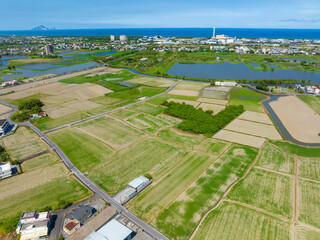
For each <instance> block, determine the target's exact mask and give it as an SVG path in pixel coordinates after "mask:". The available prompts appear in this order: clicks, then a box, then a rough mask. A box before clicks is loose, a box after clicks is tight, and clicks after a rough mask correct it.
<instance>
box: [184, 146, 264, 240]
mask: <svg viewBox="0 0 320 240" xmlns="http://www.w3.org/2000/svg"><path fill="white" fill-rule="evenodd" d="M264 145H265V142H264V143H263V145H262V146H261V148H260V149H259V152H258V154H257V156H256V158H255V159H254V161H253V162H252V163H251V164H250V166H249V167H248V168H247V170H246V171H245V173H244V174H243V176H242V177H240V178H238V179H237V180H236V181H234V182H233V183H232V184H230V186H229V187H228V188H227V189H226V191H225V192H224V193H223V194H222V196H221V197H220V198H219V200H218V201H217V202H216V204H215V205H214V206H213V207H212V208H211V209H209V210H208V211H207V212H206V213H205V214H204V215H203V216H202V218H201V219H200V221H199V222H198V224H197V226H196V227H195V229H194V230H193V232H192V234H191V236H190V237H189V240H192V239H193V238H194V236H195V235H196V233H197V231H198V229H199V227H200V226H201V224H202V223H203V221H204V220H205V219H206V217H207V216H208V215H209V214H210V213H211V212H212V211H214V210H215V209H216V208H218V207H219V205H220V203H221V202H222V201H223V200H224V198H225V197H226V196H227V194H228V193H229V192H230V190H231V189H232V188H233V187H234V186H235V185H236V184H237V183H238V182H240V181H241V180H242V179H244V178H245V177H246V176H247V175H248V173H249V172H250V170H251V169H252V168H253V166H254V165H255V164H256V162H257V160H258V159H259V157H260V155H261V152H262V148H263V146H264ZM227 149H229V148H227Z"/></svg>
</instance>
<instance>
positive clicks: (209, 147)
mask: <svg viewBox="0 0 320 240" xmlns="http://www.w3.org/2000/svg"><path fill="white" fill-rule="evenodd" d="M227 145H228V144H227V143H225V142H220V141H218V140H213V139H209V140H207V141H206V142H205V143H204V144H202V145H201V146H200V148H199V150H201V151H204V152H208V153H211V154H215V155H219V154H221V153H222V152H223V150H224V149H225V148H226V147H227Z"/></svg>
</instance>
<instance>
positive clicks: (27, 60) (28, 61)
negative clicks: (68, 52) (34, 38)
mask: <svg viewBox="0 0 320 240" xmlns="http://www.w3.org/2000/svg"><path fill="white" fill-rule="evenodd" d="M61 60H62V59H61V58H58V59H56V58H51V59H50V58H49V59H48V58H25V59H16V60H11V61H10V64H11V65H14V66H22V65H25V64H34V63H53V62H61Z"/></svg>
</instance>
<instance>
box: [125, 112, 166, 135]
mask: <svg viewBox="0 0 320 240" xmlns="http://www.w3.org/2000/svg"><path fill="white" fill-rule="evenodd" d="M126 121H127V122H128V123H131V124H132V125H134V126H135V127H137V128H140V129H142V130H144V131H146V132H148V133H155V132H157V131H158V130H159V129H161V128H164V127H167V126H169V125H171V124H169V123H167V122H165V121H163V120H161V119H159V118H157V117H154V116H152V115H147V114H144V113H141V114H139V115H136V116H133V117H130V118H128V119H127V120H126Z"/></svg>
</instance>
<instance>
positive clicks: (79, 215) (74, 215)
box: [66, 205, 94, 225]
mask: <svg viewBox="0 0 320 240" xmlns="http://www.w3.org/2000/svg"><path fill="white" fill-rule="evenodd" d="M93 210H94V209H93V208H92V207H91V206H89V205H81V206H78V207H76V208H74V209H72V210H71V211H70V212H68V213H67V214H66V219H67V220H69V221H71V220H77V221H78V222H79V223H80V224H81V225H82V224H83V222H84V221H85V220H87V219H88V218H90V217H91V216H92V214H93Z"/></svg>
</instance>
